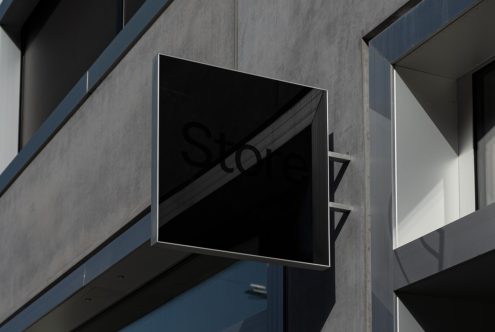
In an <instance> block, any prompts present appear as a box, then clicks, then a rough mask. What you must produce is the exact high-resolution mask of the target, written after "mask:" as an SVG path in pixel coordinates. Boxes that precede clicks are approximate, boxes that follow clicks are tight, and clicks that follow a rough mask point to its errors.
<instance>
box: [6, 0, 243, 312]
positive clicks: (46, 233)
mask: <svg viewBox="0 0 495 332" xmlns="http://www.w3.org/2000/svg"><path fill="white" fill-rule="evenodd" d="M234 8H235V6H234V2H233V1H227V0H215V1H211V0H208V1H176V2H174V3H173V4H172V5H171V6H170V7H169V8H168V9H167V11H166V12H165V13H164V14H163V15H162V16H161V17H160V18H159V19H158V20H157V21H156V22H155V24H154V25H153V26H152V27H151V28H150V30H149V31H148V32H147V33H146V34H145V35H144V36H143V37H142V39H141V40H140V41H139V42H138V43H137V44H136V45H135V46H134V47H133V49H132V50H131V51H130V52H129V53H128V54H127V55H126V56H125V58H124V59H123V60H122V61H121V63H120V64H119V65H118V66H117V67H116V68H115V69H114V70H113V72H112V73H111V74H110V75H109V76H108V77H107V78H106V79H105V80H104V81H103V82H102V84H101V85H100V86H99V87H98V88H97V89H96V90H95V91H94V93H93V94H92V95H91V96H90V97H89V99H88V100H87V101H86V102H85V103H84V104H83V105H82V107H81V108H80V109H79V110H78V111H77V112H76V113H75V115H74V116H73V117H72V118H71V119H70V120H69V121H68V122H67V124H66V125H65V126H64V127H63V128H62V129H61V130H60V131H59V132H58V133H57V134H56V136H55V137H54V138H53V140H52V141H51V142H50V143H49V144H48V145H47V146H46V147H45V148H44V149H43V151H41V153H40V154H39V155H38V156H37V157H36V158H35V159H34V160H33V162H32V163H31V164H30V165H29V166H28V167H27V168H26V169H25V170H24V172H23V173H22V174H21V175H20V176H19V178H18V179H17V180H16V181H15V182H14V183H13V184H12V186H11V187H10V188H9V189H8V190H7V191H6V192H5V193H4V194H3V196H2V197H1V198H0V229H1V230H2V231H1V232H0V253H1V254H0V262H1V263H0V284H1V285H2V287H1V288H0V299H2V300H1V305H0V321H3V320H4V319H5V318H7V317H8V316H9V315H11V314H12V313H13V312H14V311H15V310H17V309H19V308H20V307H21V306H22V305H23V304H25V303H26V302H27V301H29V300H30V299H31V298H33V297H34V296H35V295H36V294H38V293H39V292H40V291H42V290H43V289H44V288H45V287H47V286H48V285H49V284H50V283H52V282H53V281H55V280H56V279H57V278H58V277H60V276H61V275H62V274H63V273H64V272H66V271H67V270H68V269H70V268H71V267H72V266H74V265H75V264H76V263H77V262H79V261H80V260H81V259H82V258H83V257H85V256H86V255H88V254H89V253H90V252H91V251H93V250H95V249H96V248H97V247H98V246H99V245H100V244H102V243H103V242H104V241H105V240H106V239H108V238H109V237H110V236H112V235H113V234H114V233H115V232H116V231H118V230H119V229H121V228H122V227H123V226H125V224H126V223H127V222H129V221H130V220H131V219H132V218H133V217H135V216H136V215H137V214H138V213H139V212H141V211H142V210H143V209H145V208H146V207H148V206H149V205H150V195H151V187H150V185H151V176H150V173H151V84H152V60H153V57H154V56H155V55H156V54H157V53H158V52H163V53H167V54H171V55H175V56H182V57H186V58H191V59H195V60H199V61H205V62H208V63H212V64H216V65H221V66H228V67H232V66H233V64H234V49H235V48H234V45H235V34H234V32H235V26H234V17H235V12H234Z"/></svg>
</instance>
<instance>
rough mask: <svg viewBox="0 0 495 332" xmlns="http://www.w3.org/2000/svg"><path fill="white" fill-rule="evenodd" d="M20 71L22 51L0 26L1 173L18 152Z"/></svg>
mask: <svg viewBox="0 0 495 332" xmlns="http://www.w3.org/2000/svg"><path fill="white" fill-rule="evenodd" d="M0 3H1V1H0ZM20 72H21V52H20V51H19V49H18V48H17V46H16V45H15V44H14V42H13V41H12V40H11V39H10V37H9V36H8V35H7V34H6V33H5V31H4V30H3V29H2V28H0V101H1V102H0V173H2V172H3V170H4V169H5V167H7V165H8V164H9V163H10V161H11V160H12V158H14V157H15V155H16V154H17V146H18V142H19V130H18V128H19V91H20V83H21V82H20Z"/></svg>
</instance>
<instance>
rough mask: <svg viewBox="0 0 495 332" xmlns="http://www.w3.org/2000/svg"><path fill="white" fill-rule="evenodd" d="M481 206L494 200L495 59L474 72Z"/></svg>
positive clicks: (476, 148)
mask: <svg viewBox="0 0 495 332" xmlns="http://www.w3.org/2000/svg"><path fill="white" fill-rule="evenodd" d="M473 92H474V94H473V95H474V131H475V151H476V186H477V188H476V189H477V205H478V208H482V207H485V206H487V205H489V204H491V203H494V202H495V128H494V127H495V62H492V63H491V64H489V65H487V66H486V67H484V68H482V69H481V70H479V71H478V72H476V73H475V74H474V75H473Z"/></svg>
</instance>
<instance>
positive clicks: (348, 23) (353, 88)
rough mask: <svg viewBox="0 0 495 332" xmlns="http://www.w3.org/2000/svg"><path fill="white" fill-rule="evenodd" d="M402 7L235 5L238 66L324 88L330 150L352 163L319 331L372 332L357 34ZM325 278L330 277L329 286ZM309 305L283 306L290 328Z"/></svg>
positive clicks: (364, 86) (398, 1)
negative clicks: (290, 315) (347, 209)
mask: <svg viewBox="0 0 495 332" xmlns="http://www.w3.org/2000/svg"><path fill="white" fill-rule="evenodd" d="M406 2H407V1H404V0H394V1H389V0H388V1H336V0H334V1H325V0H311V1H297V0H290V1H287V0H277V1H269V2H267V1H263V0H240V1H239V7H238V16H239V23H238V24H239V27H238V29H239V43H238V65H239V69H241V70H244V71H249V72H253V73H259V74H263V75H268V76H272V77H275V78H278V79H282V80H289V81H294V82H297V83H303V84H308V85H314V86H318V87H320V88H324V89H328V90H329V91H328V103H329V104H328V109H329V116H328V118H329V132H330V133H333V134H334V136H333V137H334V150H335V151H337V152H341V153H348V154H350V155H351V156H353V158H354V159H353V161H352V162H351V163H350V165H349V167H348V169H347V171H346V174H345V176H344V178H343V180H342V182H341V184H340V186H339V188H338V190H337V192H336V201H337V202H339V203H344V204H350V205H352V206H353V207H354V208H355V210H354V211H353V212H352V213H351V214H350V216H349V218H348V219H347V221H346V224H345V225H344V227H343V229H342V231H341V233H340V234H339V236H338V238H337V239H336V242H335V244H334V245H335V248H334V253H335V261H334V270H335V271H334V273H335V275H334V278H335V285H334V289H333V291H334V292H335V294H334V295H332V294H330V292H331V291H332V290H331V289H330V290H328V287H325V285H321V288H320V289H322V290H325V291H328V292H329V294H328V295H327V296H328V298H331V297H332V296H335V303H334V305H333V308H331V311H330V314H329V316H328V319H327V320H326V322H325V323H324V326H322V327H320V328H322V329H323V330H324V331H366V330H371V314H370V306H371V299H370V285H369V239H368V237H367V234H368V231H369V229H368V227H369V226H368V225H367V223H368V220H367V217H366V210H365V199H366V181H367V180H366V177H365V158H364V156H365V152H364V147H365V140H366V137H365V127H364V117H365V111H367V104H368V103H367V100H366V92H367V90H368V82H367V80H366V75H367V72H368V68H367V64H366V61H367V60H366V57H363V53H365V54H366V53H367V52H366V50H365V52H363V49H362V47H363V44H362V37H363V36H364V35H365V34H366V33H368V32H369V31H371V30H372V29H373V28H374V27H375V26H377V25H378V24H379V23H381V22H382V21H383V20H385V19H386V18H387V17H388V16H390V15H391V14H392V13H393V12H394V11H396V10H397V9H399V8H400V7H401V6H402V5H404V4H405V3H406ZM363 105H366V106H363ZM291 273H292V274H294V275H295V274H297V275H298V277H297V279H298V283H299V287H301V288H302V290H301V291H302V292H305V291H306V290H308V291H309V288H310V286H309V284H311V283H313V282H314V281H315V280H316V279H315V278H314V276H313V275H312V274H311V273H308V274H307V276H306V278H305V277H304V276H300V273H298V272H297V271H289V275H290V274H291ZM330 279H331V273H329V278H328V283H330V282H331V280H330ZM305 284H308V285H307V286H305ZM324 302H325V299H320V300H319V302H318V303H324ZM326 302H330V303H331V301H329V300H327V301H326ZM311 303H312V300H311V299H302V298H301V297H300V296H298V297H297V301H293V303H289V307H292V306H293V308H291V309H292V310H291V309H290V310H291V311H294V312H295V313H296V312H297V315H299V316H300V317H303V318H301V321H300V322H299V323H298V322H294V321H292V324H293V326H291V327H289V330H290V331H305V330H306V329H305V327H307V325H305V323H306V324H308V322H307V320H308V317H309V316H308V312H314V311H317V310H319V309H318V307H317V306H312V305H311ZM323 310H325V309H323ZM303 320H306V322H304V321H303ZM315 329H316V327H315Z"/></svg>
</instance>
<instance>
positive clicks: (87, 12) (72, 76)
mask: <svg viewBox="0 0 495 332" xmlns="http://www.w3.org/2000/svg"><path fill="white" fill-rule="evenodd" d="M143 2H144V0H84V1H82V0H79V1H74V0H58V1H47V0H42V1H40V3H39V4H38V5H37V6H36V8H35V9H34V11H33V13H32V14H31V16H30V17H29V18H28V20H27V22H26V23H25V25H24V26H23V28H22V32H21V44H22V45H21V49H22V53H23V54H22V78H21V80H22V86H21V135H20V146H21V147H22V146H24V145H25V144H26V143H27V142H28V141H29V139H30V138H31V137H32V136H33V134H34V133H35V132H36V130H37V129H38V128H39V127H40V126H41V124H42V123H43V122H44V120H45V119H46V118H47V117H48V116H49V115H50V113H51V112H52V111H53V110H54V109H55V108H56V107H57V105H58V104H59V103H60V102H61V101H62V100H63V98H64V97H65V96H66V95H67V93H68V92H69V91H70V90H71V89H72V87H73V86H74V85H75V84H76V83H77V82H78V81H79V80H80V79H81V77H83V75H84V73H85V72H86V71H87V70H88V68H89V67H90V66H91V65H92V64H93V62H94V61H95V60H96V59H97V58H98V56H99V55H100V54H101V52H102V51H103V50H104V49H105V48H106V47H107V46H108V44H109V43H110V42H111V41H112V40H113V38H114V37H115V36H116V35H117V33H118V32H119V31H120V30H121V29H122V27H123V25H124V24H125V23H127V22H128V21H129V20H130V18H131V17H132V15H133V14H134V13H135V12H136V11H137V9H139V7H140V6H141V5H142V3H143Z"/></svg>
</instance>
